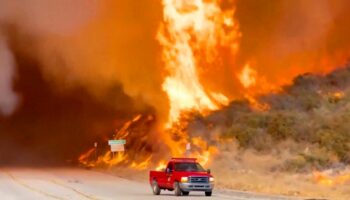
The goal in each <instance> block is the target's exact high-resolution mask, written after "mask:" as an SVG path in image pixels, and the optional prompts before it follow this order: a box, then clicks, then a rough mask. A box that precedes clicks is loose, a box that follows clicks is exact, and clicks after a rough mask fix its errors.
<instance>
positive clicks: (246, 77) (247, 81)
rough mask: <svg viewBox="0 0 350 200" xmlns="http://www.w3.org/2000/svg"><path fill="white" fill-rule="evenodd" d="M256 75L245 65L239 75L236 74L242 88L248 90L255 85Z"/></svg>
mask: <svg viewBox="0 0 350 200" xmlns="http://www.w3.org/2000/svg"><path fill="white" fill-rule="evenodd" d="M257 75H258V73H257V72H256V71H255V70H254V69H252V68H251V67H250V65H249V64H246V65H245V66H244V68H243V69H242V71H241V73H239V74H238V79H239V80H240V81H241V83H242V85H243V87H245V88H249V87H251V86H254V85H255V84H256V79H257Z"/></svg>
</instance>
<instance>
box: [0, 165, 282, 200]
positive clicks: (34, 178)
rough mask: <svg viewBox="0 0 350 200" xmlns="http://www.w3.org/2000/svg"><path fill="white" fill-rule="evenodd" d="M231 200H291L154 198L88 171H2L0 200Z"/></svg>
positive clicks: (227, 195) (261, 199)
mask: <svg viewBox="0 0 350 200" xmlns="http://www.w3.org/2000/svg"><path fill="white" fill-rule="evenodd" d="M179 198H180V199H211V200H218V199H232V200H247V199H250V200H286V199H288V198H284V197H276V196H263V195H258V194H254V193H245V192H238V191H219V190H214V192H213V196H212V197H205V196H204V193H203V192H192V193H190V196H187V197H175V196H174V195H173V192H165V191H162V193H161V195H160V196H154V195H152V191H151V188H150V186H149V185H148V184H147V183H146V182H144V183H141V182H137V181H131V180H127V179H124V178H120V177H116V176H112V175H109V174H106V173H101V172H96V171H92V170H85V169H75V168H74V169H67V168H58V169H57V168H55V169H37V168H36V169H31V168H0V199H1V200H17V199H18V200H22V199H23V200H27V199H28V200H31V199H33V200H41V199H45V200H46V199H60V200H74V199H84V200H86V199H90V200H109V199H113V200H114V199H122V200H123V199H126V200H129V199H142V200H150V199H156V200H158V199H179Z"/></svg>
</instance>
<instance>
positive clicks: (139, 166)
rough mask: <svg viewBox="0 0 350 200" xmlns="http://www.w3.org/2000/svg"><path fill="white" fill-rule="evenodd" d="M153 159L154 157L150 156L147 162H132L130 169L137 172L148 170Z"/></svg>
mask: <svg viewBox="0 0 350 200" xmlns="http://www.w3.org/2000/svg"><path fill="white" fill-rule="evenodd" d="M151 158H152V156H149V157H148V158H147V159H146V160H144V161H142V162H140V163H136V162H132V163H131V165H130V167H131V168H133V169H137V170H144V169H147V168H148V166H149V165H150V161H151Z"/></svg>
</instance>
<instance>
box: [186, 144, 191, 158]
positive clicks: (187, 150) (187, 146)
mask: <svg viewBox="0 0 350 200" xmlns="http://www.w3.org/2000/svg"><path fill="white" fill-rule="evenodd" d="M190 155H191V143H187V144H186V157H189V156H190Z"/></svg>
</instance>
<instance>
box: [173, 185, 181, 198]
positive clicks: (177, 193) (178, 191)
mask: <svg viewBox="0 0 350 200" xmlns="http://www.w3.org/2000/svg"><path fill="white" fill-rule="evenodd" d="M174 191H175V196H181V195H182V191H181V188H180V185H179V183H178V182H175V183H174Z"/></svg>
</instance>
